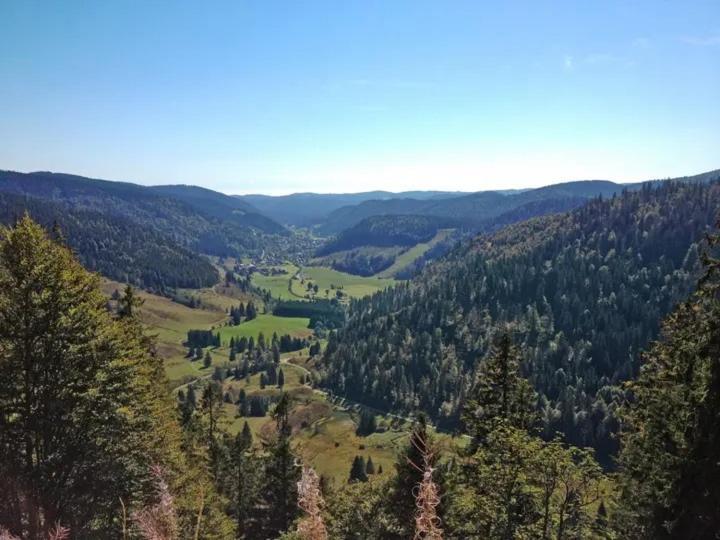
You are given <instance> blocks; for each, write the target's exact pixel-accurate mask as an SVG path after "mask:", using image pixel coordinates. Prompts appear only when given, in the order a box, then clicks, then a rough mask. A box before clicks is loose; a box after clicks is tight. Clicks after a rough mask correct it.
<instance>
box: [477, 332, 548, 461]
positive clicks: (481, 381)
mask: <svg viewBox="0 0 720 540" xmlns="http://www.w3.org/2000/svg"><path fill="white" fill-rule="evenodd" d="M535 401H536V396H535V392H534V391H533V389H532V387H531V386H530V383H529V382H528V381H527V380H526V379H524V378H523V377H522V376H521V375H520V353H519V351H518V350H517V348H516V347H515V346H514V344H513V343H512V338H511V337H510V333H509V331H507V330H506V331H505V332H503V333H502V334H501V335H500V336H499V337H498V338H497V339H496V340H495V343H494V344H493V347H492V349H491V352H490V355H489V356H488V358H487V359H486V360H485V361H484V362H483V363H482V364H481V366H480V372H479V375H478V377H477V382H476V383H475V387H474V388H473V390H472V393H471V397H470V399H468V400H467V402H466V403H465V407H464V410H463V423H464V424H465V430H466V431H467V432H468V433H469V434H470V435H471V436H472V437H473V445H471V451H472V448H476V447H477V445H478V444H482V442H483V441H484V440H485V438H486V437H487V435H488V433H490V432H491V431H492V430H493V429H494V428H495V427H496V425H497V423H498V422H505V423H507V424H508V425H511V426H514V427H517V428H519V429H528V428H530V427H532V425H533V424H534V423H535V418H536V413H535Z"/></svg>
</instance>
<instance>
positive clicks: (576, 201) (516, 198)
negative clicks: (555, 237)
mask: <svg viewBox="0 0 720 540" xmlns="http://www.w3.org/2000/svg"><path fill="white" fill-rule="evenodd" d="M717 178H720V170H714V171H709V172H706V173H702V174H698V175H694V176H686V177H682V178H676V179H674V180H677V181H683V182H708V181H711V180H714V179H717ZM664 181H665V180H651V181H650V182H652V183H659V182H664ZM642 184H643V183H634V184H617V183H615V182H609V181H607V180H583V181H574V182H564V183H560V184H553V185H549V186H544V187H541V188H537V189H527V190H521V191H512V190H510V191H502V192H501V191H480V192H477V193H471V194H465V195H460V196H450V197H443V198H441V199H439V200H438V199H432V198H431V199H427V200H421V199H418V198H404V199H398V200H369V201H365V202H363V203H361V204H357V205H352V206H345V207H342V208H338V209H337V210H334V211H333V212H331V213H330V215H328V217H327V219H325V220H324V221H323V222H322V223H321V224H320V226H319V227H318V232H319V233H321V234H324V235H332V234H337V233H339V232H340V231H342V230H344V229H347V228H349V227H352V226H353V225H355V224H357V223H359V222H360V221H362V220H363V219H365V218H367V217H370V216H377V215H389V214H396V215H397V214H419V215H427V216H438V217H451V218H454V219H457V220H460V221H463V222H465V224H466V225H467V226H469V227H472V228H474V229H475V230H477V231H487V230H493V229H496V228H497V225H496V223H495V222H494V220H495V219H496V218H498V217H499V216H504V217H503V218H502V219H501V220H500V223H501V224H507V223H511V222H512V221H510V219H509V218H510V216H512V213H513V212H514V211H516V210H517V209H519V208H521V207H524V208H525V210H524V211H521V212H520V214H519V215H521V216H522V217H525V218H528V217H533V216H539V215H544V214H548V213H552V212H555V211H557V209H564V210H568V209H570V208H576V207H577V206H579V205H580V204H582V203H583V202H584V201H586V200H588V199H592V198H593V197H598V196H602V197H609V196H612V195H613V194H616V193H620V192H621V191H623V190H625V189H639V188H640V187H641V186H642Z"/></svg>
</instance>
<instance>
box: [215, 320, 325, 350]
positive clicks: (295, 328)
mask: <svg viewBox="0 0 720 540" xmlns="http://www.w3.org/2000/svg"><path fill="white" fill-rule="evenodd" d="M309 324H310V319H308V318H307V317H276V316H275V315H266V314H262V315H258V316H257V317H256V318H255V319H253V320H252V321H248V322H244V323H241V324H238V325H237V326H223V327H222V328H220V329H219V330H218V331H219V332H220V341H221V343H222V345H223V346H227V345H228V343H229V342H230V338H231V337H234V338H236V339H237V338H239V337H246V338H249V337H253V338H255V339H257V337H258V334H259V333H260V332H262V333H263V334H264V335H265V337H266V338H270V337H272V335H273V332H277V335H278V336H282V335H283V334H290V335H291V336H296V337H308V336H310V335H311V334H312V330H311V329H309V328H308V325H309Z"/></svg>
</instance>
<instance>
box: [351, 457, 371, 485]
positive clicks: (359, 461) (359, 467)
mask: <svg viewBox="0 0 720 540" xmlns="http://www.w3.org/2000/svg"><path fill="white" fill-rule="evenodd" d="M367 481H368V477H367V473H366V472H365V459H364V458H363V457H362V456H355V459H353V462H352V466H351V467H350V478H349V479H348V482H367Z"/></svg>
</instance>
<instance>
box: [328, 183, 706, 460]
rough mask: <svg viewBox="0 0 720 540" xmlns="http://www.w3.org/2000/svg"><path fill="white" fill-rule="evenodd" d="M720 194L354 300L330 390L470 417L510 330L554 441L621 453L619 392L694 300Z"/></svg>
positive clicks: (560, 226) (611, 220) (511, 238)
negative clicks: (666, 319) (477, 388)
mask: <svg viewBox="0 0 720 540" xmlns="http://www.w3.org/2000/svg"><path fill="white" fill-rule="evenodd" d="M719 209H720V185H718V184H717V183H713V184H710V185H707V184H682V183H674V182H670V183H664V184H661V185H659V187H657V188H653V187H651V186H650V185H646V186H644V187H643V188H642V189H640V190H637V191H628V192H624V193H622V194H621V195H618V196H615V197H612V198H610V199H596V200H593V201H591V202H590V203H589V204H587V205H585V206H583V207H581V208H579V209H577V210H574V211H572V212H570V213H568V214H560V215H554V216H549V217H544V218H537V219H533V220H530V221H527V222H524V223H520V224H517V225H513V226H510V227H507V228H505V229H503V230H501V231H499V232H498V233H496V234H494V235H483V236H480V237H478V238H477V239H475V240H474V241H473V242H472V243H471V244H469V245H466V246H464V247H462V248H458V249H457V250H455V251H454V252H453V253H451V254H449V255H448V256H447V257H446V258H444V259H443V260H441V261H439V262H437V263H435V264H432V265H429V266H428V267H427V268H426V269H425V271H424V272H423V273H422V274H421V276H420V277H419V278H418V279H417V280H416V281H415V282H412V283H409V284H406V285H401V286H398V287H395V288H393V289H388V290H386V291H383V292H380V293H377V294H375V295H374V296H372V297H371V298H365V299H360V300H354V301H353V302H352V304H351V306H350V311H349V315H348V324H347V325H346V327H345V328H343V329H342V330H340V331H338V332H337V333H334V334H333V335H332V336H331V339H330V341H329V343H328V347H327V350H326V352H325V355H324V360H323V367H322V372H323V373H322V374H323V380H324V384H325V385H326V386H327V387H329V388H330V389H332V390H333V391H334V392H337V393H339V394H342V395H345V396H348V397H350V398H352V399H356V400H358V401H361V402H363V403H366V404H368V405H372V406H376V407H380V408H384V409H389V410H395V411H402V412H410V411H414V410H417V409H421V410H425V411H427V412H428V413H429V414H430V415H431V416H432V417H433V418H435V419H436V420H437V421H438V422H439V423H440V424H441V425H445V426H449V427H451V426H458V415H459V411H460V410H461V408H462V406H463V403H464V401H465V399H466V396H467V393H468V391H469V390H470V388H471V387H472V385H473V381H474V378H475V376H476V374H477V371H478V369H479V367H480V366H481V365H482V363H483V362H482V360H483V358H484V357H485V356H486V355H487V353H488V350H489V344H490V343H491V341H492V339H493V336H494V335H495V334H497V332H498V330H499V329H501V328H504V327H505V325H507V324H509V325H510V328H511V332H512V334H513V336H514V339H515V341H516V342H517V343H518V345H519V346H520V348H521V350H522V351H523V362H522V371H523V373H524V374H526V375H527V376H528V377H529V379H530V380H531V381H532V384H533V385H534V387H535V389H536V390H537V391H538V393H539V395H540V399H539V404H538V407H539V409H540V411H541V418H542V422H541V424H542V432H543V433H544V435H545V436H546V437H551V436H552V434H553V433H555V432H556V431H562V432H563V433H564V434H565V436H566V438H567V440H569V441H571V442H573V443H576V444H578V445H583V446H594V447H595V448H596V449H598V451H599V455H600V456H601V457H602V458H603V459H607V456H608V455H609V454H611V453H613V452H615V450H616V442H615V441H614V440H613V438H612V437H611V434H612V433H613V432H615V431H616V429H617V422H618V421H617V416H616V414H617V410H616V409H617V402H618V398H619V396H620V395H621V394H622V390H621V388H620V386H619V383H620V382H622V381H624V380H627V379H629V378H631V377H633V376H635V375H636V374H637V370H638V355H639V353H640V351H641V350H642V349H643V348H644V347H646V346H647V344H648V343H649V342H650V340H652V339H654V338H655V337H656V336H657V333H658V327H659V322H660V320H661V319H662V317H663V316H665V315H666V314H667V313H668V312H669V311H670V310H671V309H672V308H673V306H674V305H675V304H676V303H677V302H678V301H680V300H682V299H684V298H686V297H687V295H688V294H689V292H690V291H691V289H692V288H693V285H694V283H695V280H696V278H697V275H698V271H699V268H700V257H699V254H700V251H701V244H702V242H703V239H704V237H705V234H706V232H707V231H708V230H710V228H711V227H712V226H713V224H714V222H715V220H716V218H717V215H718V210H719Z"/></svg>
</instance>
